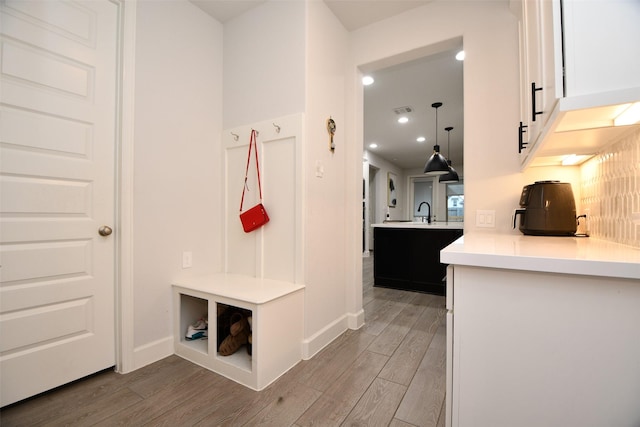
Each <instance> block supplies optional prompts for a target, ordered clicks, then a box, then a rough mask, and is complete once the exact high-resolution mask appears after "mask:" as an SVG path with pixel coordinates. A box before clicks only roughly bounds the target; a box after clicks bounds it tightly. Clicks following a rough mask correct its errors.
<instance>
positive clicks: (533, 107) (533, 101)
mask: <svg viewBox="0 0 640 427" xmlns="http://www.w3.org/2000/svg"><path fill="white" fill-rule="evenodd" d="M539 90H542V88H541V87H536V82H533V83H531V120H533V121H534V122H535V121H536V116H537V115H538V114H542V111H536V92H537V91H539Z"/></svg>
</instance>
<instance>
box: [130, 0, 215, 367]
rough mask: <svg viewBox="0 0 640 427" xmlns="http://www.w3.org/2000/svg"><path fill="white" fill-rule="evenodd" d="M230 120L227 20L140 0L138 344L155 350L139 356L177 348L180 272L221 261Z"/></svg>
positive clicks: (181, 4)
mask: <svg viewBox="0 0 640 427" xmlns="http://www.w3.org/2000/svg"><path fill="white" fill-rule="evenodd" d="M221 123H222V26H221V25H220V23H218V22H217V21H215V20H214V19H213V18H211V17H209V16H208V15H206V14H204V13H203V12H202V11H200V9H198V8H196V7H195V6H193V5H192V4H191V3H188V2H186V1H182V0H181V1H167V2H157V1H145V0H142V1H141V0H139V1H138V8H137V34H136V79H135V136H134V138H135V141H134V156H135V160H134V189H133V192H134V196H133V197H134V214H133V238H134V242H133V246H134V250H133V269H134V310H135V317H134V320H135V331H134V334H135V337H134V340H135V342H134V345H135V347H136V352H137V353H145V352H147V353H148V354H141V355H136V359H137V360H138V362H137V364H138V365H140V364H144V363H146V362H148V361H153V359H154V358H157V357H164V356H166V354H159V353H158V352H160V353H161V352H162V351H164V350H166V349H167V348H169V349H170V350H171V352H172V341H171V340H172V335H173V330H172V319H173V317H172V309H171V288H170V284H171V283H172V281H173V280H174V279H176V278H178V277H180V276H188V275H200V274H205V273H209V272H213V271H219V270H220V263H221V242H220V234H221V233H220V231H221V229H220V224H222V216H221V210H220V200H221V198H222V195H221V185H220V170H221V165H220V132H221ZM182 251H192V253H193V268H191V269H186V270H183V269H182ZM156 344H157V346H156V347H157V348H155V349H154V345H156ZM169 354H170V353H169ZM137 367H139V366H137Z"/></svg>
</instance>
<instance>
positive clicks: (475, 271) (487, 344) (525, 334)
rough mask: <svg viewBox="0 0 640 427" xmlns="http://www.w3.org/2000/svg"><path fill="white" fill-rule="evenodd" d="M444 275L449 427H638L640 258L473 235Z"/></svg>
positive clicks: (581, 245)
mask: <svg viewBox="0 0 640 427" xmlns="http://www.w3.org/2000/svg"><path fill="white" fill-rule="evenodd" d="M441 259H442V262H445V263H448V264H450V265H449V267H448V272H447V310H448V312H447V404H446V405H447V407H446V414H447V425H448V426H468V425H491V426H514V425H517V426H525V427H526V426H542V425H544V426H604V425H611V426H613V425H615V426H638V425H640V405H639V404H638V402H640V362H639V361H640V250H639V249H634V248H631V247H628V246H623V245H618V244H615V243H611V242H607V241H602V240H597V239H593V238H580V237H537V236H522V235H516V234H513V235H511V234H509V235H495V234H482V233H471V234H468V235H465V236H464V237H462V238H460V239H458V240H457V241H456V242H454V243H453V244H451V245H449V246H448V247H447V248H445V249H444V250H443V251H442V252H441Z"/></svg>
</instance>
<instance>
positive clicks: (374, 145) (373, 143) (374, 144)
mask: <svg viewBox="0 0 640 427" xmlns="http://www.w3.org/2000/svg"><path fill="white" fill-rule="evenodd" d="M369 148H378V144H376V143H375V142H372V143H371V144H369Z"/></svg>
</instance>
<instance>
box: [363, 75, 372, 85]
mask: <svg viewBox="0 0 640 427" xmlns="http://www.w3.org/2000/svg"><path fill="white" fill-rule="evenodd" d="M373 82H374V80H373V77H371V76H364V77H363V78H362V84H363V85H365V86H369V85H370V84H373Z"/></svg>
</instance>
